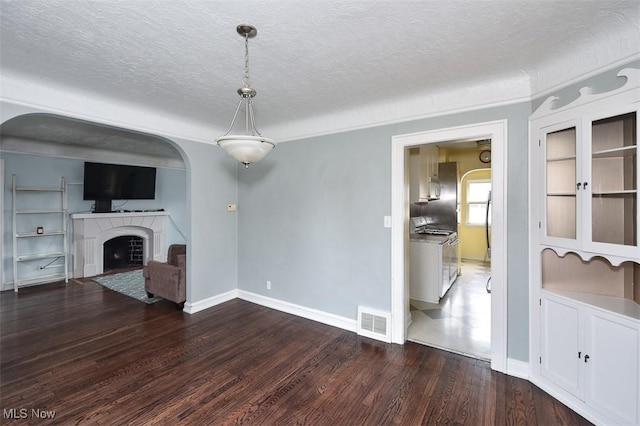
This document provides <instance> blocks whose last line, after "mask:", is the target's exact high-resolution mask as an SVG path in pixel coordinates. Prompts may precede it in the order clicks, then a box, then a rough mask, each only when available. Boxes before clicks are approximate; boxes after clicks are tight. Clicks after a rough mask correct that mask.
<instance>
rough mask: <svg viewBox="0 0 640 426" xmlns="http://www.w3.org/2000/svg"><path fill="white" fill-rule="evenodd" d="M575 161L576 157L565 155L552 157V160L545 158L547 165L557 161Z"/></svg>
mask: <svg viewBox="0 0 640 426" xmlns="http://www.w3.org/2000/svg"><path fill="white" fill-rule="evenodd" d="M575 159H576V155H575V154H574V155H567V156H564V157H554V158H547V163H554V162H557V161H567V160H575Z"/></svg>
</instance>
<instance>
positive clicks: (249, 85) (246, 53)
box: [242, 34, 251, 87]
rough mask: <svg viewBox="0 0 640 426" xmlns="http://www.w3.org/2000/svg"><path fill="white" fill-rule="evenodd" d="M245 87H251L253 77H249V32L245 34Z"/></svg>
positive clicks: (243, 79) (243, 80)
mask: <svg viewBox="0 0 640 426" xmlns="http://www.w3.org/2000/svg"><path fill="white" fill-rule="evenodd" d="M242 83H243V84H244V87H251V78H250V77H249V34H245V35H244V77H242Z"/></svg>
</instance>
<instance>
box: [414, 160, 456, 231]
mask: <svg viewBox="0 0 640 426" xmlns="http://www.w3.org/2000/svg"><path fill="white" fill-rule="evenodd" d="M438 179H439V180H440V199H439V200H433V201H429V202H428V203H426V204H422V205H415V206H416V207H418V209H416V210H418V211H415V210H414V209H412V216H414V212H415V216H423V217H424V218H426V220H427V225H426V228H429V229H442V230H449V231H453V232H458V163H455V162H449V163H439V164H438Z"/></svg>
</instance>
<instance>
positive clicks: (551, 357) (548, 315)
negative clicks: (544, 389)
mask: <svg viewBox="0 0 640 426" xmlns="http://www.w3.org/2000/svg"><path fill="white" fill-rule="evenodd" d="M540 319H541V321H540V322H541V327H542V333H541V335H542V342H540V343H541V351H540V353H541V359H540V360H539V361H540V364H541V369H540V370H541V373H542V375H543V376H544V377H546V378H547V379H549V380H551V381H552V382H553V383H555V384H556V385H558V386H560V387H561V388H563V389H564V390H566V391H567V392H569V393H571V394H573V395H575V396H577V397H578V398H580V399H583V393H584V392H583V386H582V369H581V364H580V362H581V360H582V359H583V357H584V355H585V354H584V353H582V350H581V342H580V327H579V323H580V310H579V309H578V306H577V305H575V304H570V303H566V302H565V301H564V300H562V299H556V298H553V297H547V296H545V297H543V298H542V306H541V307H540Z"/></svg>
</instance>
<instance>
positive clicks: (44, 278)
mask: <svg viewBox="0 0 640 426" xmlns="http://www.w3.org/2000/svg"><path fill="white" fill-rule="evenodd" d="M65 279H67V277H66V276H65V274H64V272H57V273H55V274H47V275H40V276H37V277H32V278H20V279H18V280H17V281H18V287H21V286H28V285H33V284H40V283H48V282H52V281H61V280H65Z"/></svg>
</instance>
